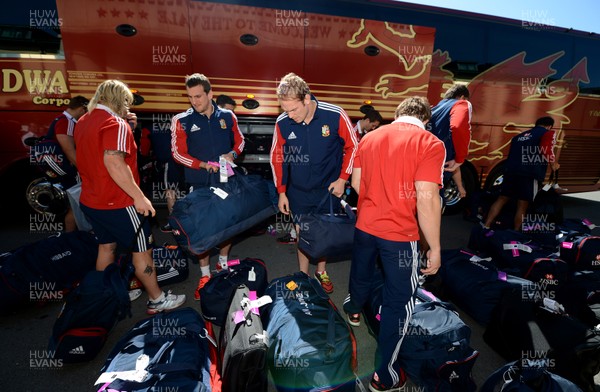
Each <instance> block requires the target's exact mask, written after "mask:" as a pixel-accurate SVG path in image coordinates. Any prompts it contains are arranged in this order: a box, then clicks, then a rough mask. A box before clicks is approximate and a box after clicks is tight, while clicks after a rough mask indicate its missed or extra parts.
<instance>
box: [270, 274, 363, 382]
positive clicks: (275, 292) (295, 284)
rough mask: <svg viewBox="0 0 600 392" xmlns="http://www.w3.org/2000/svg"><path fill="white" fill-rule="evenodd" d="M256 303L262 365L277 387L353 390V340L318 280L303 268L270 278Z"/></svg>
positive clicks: (354, 346)
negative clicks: (263, 342)
mask: <svg viewBox="0 0 600 392" xmlns="http://www.w3.org/2000/svg"><path fill="white" fill-rule="evenodd" d="M265 294H266V295H268V296H270V297H271V298H272V300H273V302H272V303H271V304H269V305H267V306H265V307H264V308H261V312H263V309H264V313H262V314H263V316H264V317H263V318H264V322H265V324H266V325H267V334H268V337H269V348H268V351H267V365H268V367H269V371H270V372H271V377H272V379H273V382H274V384H275V387H276V388H277V390H278V391H280V392H308V391H311V392H312V391H333V390H335V391H336V392H349V391H354V390H355V386H356V376H355V372H356V369H357V362H356V339H355V337H354V332H353V331H352V329H351V328H350V326H349V325H348V324H346V322H345V320H344V318H343V317H342V315H341V314H340V313H339V312H338V311H337V309H336V307H335V305H334V304H333V302H332V301H331V299H330V298H329V296H328V295H327V294H326V293H325V291H323V288H322V287H321V284H320V283H319V282H318V281H317V280H316V279H314V278H311V277H309V276H308V275H306V274H305V273H303V272H296V273H295V274H293V275H289V276H285V277H282V278H278V279H274V280H272V281H271V283H270V284H269V286H268V287H267V290H266V292H265Z"/></svg>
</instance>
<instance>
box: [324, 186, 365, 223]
mask: <svg viewBox="0 0 600 392" xmlns="http://www.w3.org/2000/svg"><path fill="white" fill-rule="evenodd" d="M334 197H337V196H335V195H334V194H333V189H330V190H329V191H328V192H327V194H326V195H325V197H323V199H321V202H320V203H319V205H318V206H317V210H320V209H321V207H323V206H324V205H325V203H326V202H327V199H329V214H330V215H331V216H333V198H334ZM337 198H338V199H340V204H341V205H342V207H343V208H344V211H345V212H346V215H348V217H349V218H350V219H356V214H355V213H354V211H352V207H351V206H350V204H348V203H346V201H345V200H343V199H341V198H340V197H337Z"/></svg>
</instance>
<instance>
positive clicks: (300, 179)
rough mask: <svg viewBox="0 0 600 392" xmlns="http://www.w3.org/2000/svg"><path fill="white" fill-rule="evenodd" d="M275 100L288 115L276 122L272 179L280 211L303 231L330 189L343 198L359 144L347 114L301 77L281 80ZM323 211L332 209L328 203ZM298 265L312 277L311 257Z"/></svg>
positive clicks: (329, 287)
mask: <svg viewBox="0 0 600 392" xmlns="http://www.w3.org/2000/svg"><path fill="white" fill-rule="evenodd" d="M277 97H278V98H279V104H280V105H281V108H282V109H283V111H284V113H283V114H281V115H280V116H279V118H278V119H277V123H276V124H275V131H274V133H273V145H272V147H271V168H272V170H273V180H274V182H275V187H276V188H277V192H278V193H279V210H280V211H281V212H282V213H283V214H285V215H290V213H292V220H293V222H294V223H295V224H296V230H297V232H298V233H300V232H301V231H299V230H300V229H301V227H300V225H299V224H298V223H299V217H300V216H301V215H303V214H307V213H311V212H318V211H317V209H318V206H319V203H320V202H321V201H322V200H323V199H324V197H325V196H326V195H327V193H328V192H330V191H331V192H332V193H333V194H334V195H335V196H338V197H341V196H342V194H343V192H344V190H345V184H346V181H347V180H348V177H350V174H351V173H352V162H353V160H354V154H355V152H356V147H357V145H358V142H357V140H356V133H355V132H354V130H353V129H352V124H351V123H350V119H349V118H348V116H347V115H346V113H345V112H344V110H342V109H341V108H340V107H338V106H335V105H331V104H328V103H325V102H319V101H317V100H316V99H315V98H314V97H313V96H312V95H311V93H310V89H309V87H308V84H307V83H306V82H305V81H304V80H303V79H302V78H300V77H299V76H298V75H295V74H293V73H290V74H287V75H286V76H284V77H283V79H282V80H281V82H280V84H279V87H278V88H277ZM322 210H323V211H325V210H327V211H329V203H326V205H325V206H324V208H322ZM300 238H302V235H300ZM325 263H326V261H325V260H323V259H322V260H319V262H318V264H317V272H316V273H315V277H316V278H317V279H318V280H319V281H320V283H321V286H322V287H323V289H324V290H325V291H326V292H327V293H331V292H333V284H332V283H331V281H330V279H329V276H328V275H327V272H326V271H325ZM298 264H299V267H300V271H302V272H304V273H306V274H308V267H309V259H308V257H307V256H306V255H305V254H304V253H302V252H301V251H300V250H299V249H298Z"/></svg>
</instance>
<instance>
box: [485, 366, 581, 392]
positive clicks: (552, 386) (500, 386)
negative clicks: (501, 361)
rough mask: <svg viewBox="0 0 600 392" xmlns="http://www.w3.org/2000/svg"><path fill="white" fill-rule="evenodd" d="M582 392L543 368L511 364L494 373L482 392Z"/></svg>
mask: <svg viewBox="0 0 600 392" xmlns="http://www.w3.org/2000/svg"><path fill="white" fill-rule="evenodd" d="M498 390H501V391H515V392H533V391H539V392H581V389H580V388H579V387H578V386H577V385H575V384H573V383H572V382H571V381H569V380H567V379H566V378H562V377H561V376H558V375H556V374H554V373H551V372H549V371H548V370H547V369H545V368H543V367H523V366H520V364H519V363H518V362H516V361H515V362H511V363H509V364H507V365H505V366H503V367H501V368H500V369H498V370H496V371H495V372H494V373H492V374H491V375H490V376H489V377H488V379H487V380H486V381H485V383H484V384H483V386H482V387H481V390H480V392H494V391H498Z"/></svg>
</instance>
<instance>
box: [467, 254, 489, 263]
mask: <svg viewBox="0 0 600 392" xmlns="http://www.w3.org/2000/svg"><path fill="white" fill-rule="evenodd" d="M469 261H474V262H479V261H492V258H491V257H479V256H477V255H473V256H472V257H471V258H470V259H469Z"/></svg>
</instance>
